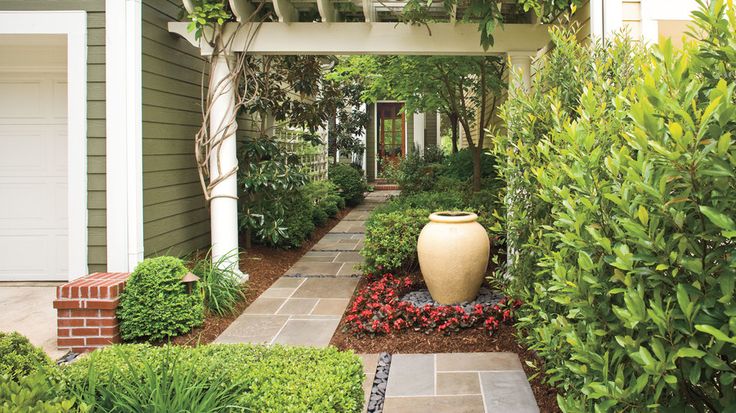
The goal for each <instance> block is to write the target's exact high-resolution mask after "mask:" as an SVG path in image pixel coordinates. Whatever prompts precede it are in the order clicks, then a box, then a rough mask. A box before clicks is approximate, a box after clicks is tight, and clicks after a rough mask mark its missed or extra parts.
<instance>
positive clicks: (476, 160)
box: [472, 146, 483, 192]
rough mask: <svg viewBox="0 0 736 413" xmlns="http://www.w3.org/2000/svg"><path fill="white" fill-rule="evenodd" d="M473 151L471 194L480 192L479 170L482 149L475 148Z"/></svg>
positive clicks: (480, 172)
mask: <svg viewBox="0 0 736 413" xmlns="http://www.w3.org/2000/svg"><path fill="white" fill-rule="evenodd" d="M472 151H473V192H478V191H480V177H481V174H482V172H483V171H482V170H481V155H482V154H483V148H482V147H480V146H477V147H475V148H473V149H472Z"/></svg>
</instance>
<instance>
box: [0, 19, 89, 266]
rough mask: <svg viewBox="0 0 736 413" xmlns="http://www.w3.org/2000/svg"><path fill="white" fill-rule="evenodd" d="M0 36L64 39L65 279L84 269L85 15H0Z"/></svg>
mask: <svg viewBox="0 0 736 413" xmlns="http://www.w3.org/2000/svg"><path fill="white" fill-rule="evenodd" d="M0 34H65V35H66V36H67V85H68V86H67V88H68V89H67V148H68V149H67V158H68V172H67V179H68V201H67V202H68V209H69V212H68V213H69V233H68V234H69V235H68V240H67V242H68V243H69V252H68V261H67V265H68V266H69V279H70V280H72V279H74V278H78V277H81V276H84V275H86V274H87V272H88V268H87V262H88V260H87V13H86V12H85V11H81V10H63V11H0Z"/></svg>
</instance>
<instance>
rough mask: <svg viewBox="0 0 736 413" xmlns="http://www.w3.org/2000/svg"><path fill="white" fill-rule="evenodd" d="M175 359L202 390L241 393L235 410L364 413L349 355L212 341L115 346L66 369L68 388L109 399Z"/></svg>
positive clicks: (355, 364) (359, 372)
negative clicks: (193, 344)
mask: <svg viewBox="0 0 736 413" xmlns="http://www.w3.org/2000/svg"><path fill="white" fill-rule="evenodd" d="M172 358H174V359H176V360H177V363H178V364H177V368H181V369H182V370H184V371H187V372H188V373H190V374H194V375H196V376H198V377H200V378H201V383H204V384H205V385H207V384H209V383H213V385H215V384H216V385H218V386H226V387H228V388H231V389H232V391H235V392H237V393H238V395H237V397H236V399H235V400H236V401H235V406H233V407H236V408H237V407H241V408H245V409H246V410H247V411H253V412H294V413H297V412H299V413H301V412H360V411H361V410H362V407H363V397H364V393H363V387H362V386H363V379H364V374H363V367H362V364H361V361H360V359H359V358H358V357H357V356H356V355H355V354H353V353H351V352H340V351H338V350H337V349H335V348H334V347H329V348H326V349H317V348H307V347H283V346H272V347H267V346H259V345H249V344H225V345H219V344H212V345H204V346H199V347H194V348H190V347H177V346H162V347H152V346H149V345H145V344H132V345H117V346H112V347H108V348H105V349H102V350H98V351H95V352H93V353H91V354H90V355H89V356H87V357H85V358H83V359H81V360H79V361H78V362H76V363H73V364H71V365H68V366H64V367H63V368H62V377H63V379H64V381H65V382H66V384H67V385H68V386H69V388H74V389H76V391H82V392H84V393H86V396H88V397H86V398H85V400H93V401H94V400H95V396H96V395H97V394H103V393H106V394H109V392H110V391H111V390H114V386H116V385H119V383H121V382H123V383H132V382H139V381H141V380H143V378H144V374H146V373H145V370H146V368H151V366H153V368H159V369H160V368H161V367H160V366H161V365H165V364H166V363H165V361H166V360H167V359H168V360H171V359H172Z"/></svg>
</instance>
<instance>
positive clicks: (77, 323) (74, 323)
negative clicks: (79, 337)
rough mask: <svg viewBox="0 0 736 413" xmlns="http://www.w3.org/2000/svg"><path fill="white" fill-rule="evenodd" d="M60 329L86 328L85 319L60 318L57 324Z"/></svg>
mask: <svg viewBox="0 0 736 413" xmlns="http://www.w3.org/2000/svg"><path fill="white" fill-rule="evenodd" d="M56 324H57V325H58V326H59V327H84V319H83V318H60V319H59V320H58V321H57V323H56Z"/></svg>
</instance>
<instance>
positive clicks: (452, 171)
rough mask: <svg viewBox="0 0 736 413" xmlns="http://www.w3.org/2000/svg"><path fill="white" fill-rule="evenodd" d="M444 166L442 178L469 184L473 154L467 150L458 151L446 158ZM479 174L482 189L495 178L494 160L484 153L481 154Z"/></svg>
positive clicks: (490, 155)
mask: <svg viewBox="0 0 736 413" xmlns="http://www.w3.org/2000/svg"><path fill="white" fill-rule="evenodd" d="M444 166H445V167H444V170H443V172H442V174H443V175H444V176H447V177H449V178H454V179H457V180H460V181H463V182H469V181H470V180H471V179H472V177H473V153H472V152H471V151H470V150H468V149H462V150H459V151H458V152H457V153H453V154H451V155H448V156H447V158H446V160H445V162H444ZM481 173H482V174H481V180H482V181H483V186H484V187H485V186H487V185H488V184H489V180H490V181H492V180H493V179H495V177H496V158H495V156H494V155H492V154H491V153H489V152H486V151H483V153H482V154H481Z"/></svg>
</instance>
